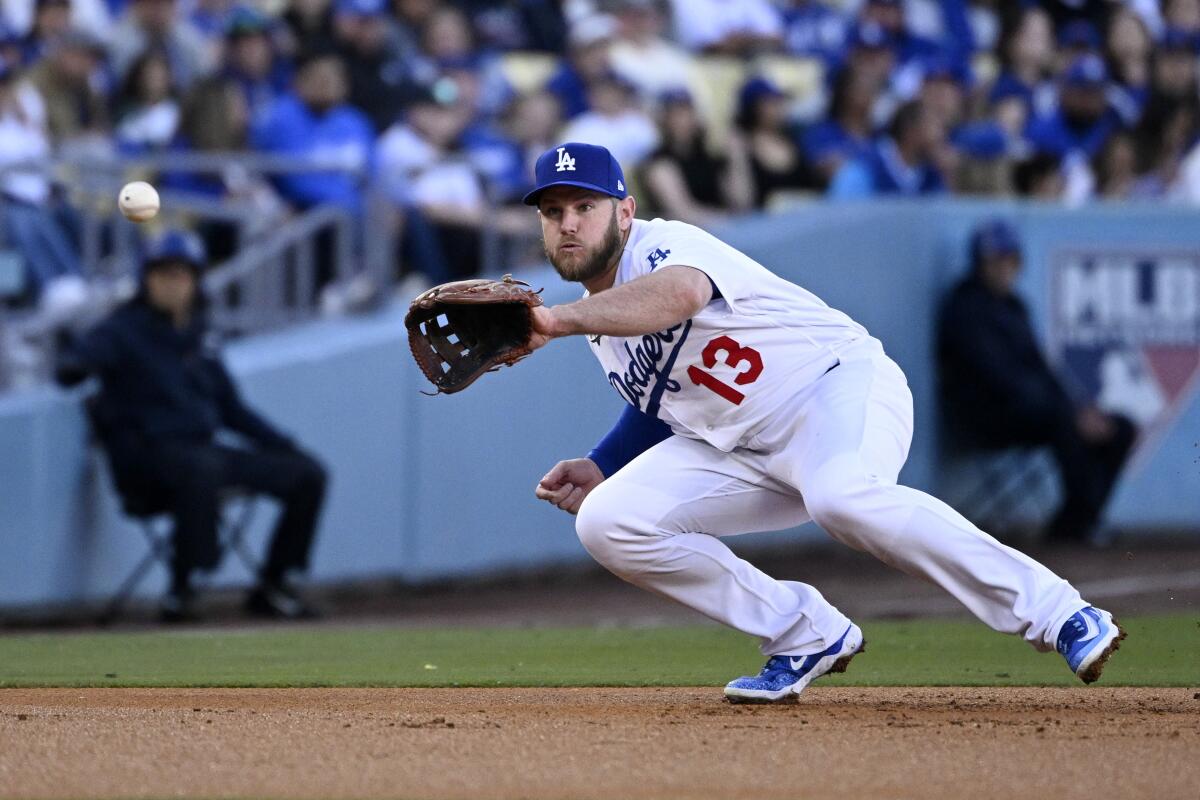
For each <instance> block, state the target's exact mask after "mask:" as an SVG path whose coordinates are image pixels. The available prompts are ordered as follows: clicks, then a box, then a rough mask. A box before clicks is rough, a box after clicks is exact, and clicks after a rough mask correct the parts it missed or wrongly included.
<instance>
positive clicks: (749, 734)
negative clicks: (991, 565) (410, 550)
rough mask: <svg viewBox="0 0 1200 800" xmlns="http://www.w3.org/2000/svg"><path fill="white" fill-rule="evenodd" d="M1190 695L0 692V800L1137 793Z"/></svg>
mask: <svg viewBox="0 0 1200 800" xmlns="http://www.w3.org/2000/svg"><path fill="white" fill-rule="evenodd" d="M1197 752H1200V692H1196V691H1195V690H1194V689H1126V688H1117V689H1105V688H1079V689H1015V688H1004V689H975V688H972V689H965V688H924V689H850V688H830V689H823V688H820V687H817V688H812V689H809V690H808V691H807V692H806V693H805V695H804V698H803V700H802V701H801V702H800V703H799V704H797V705H792V706H781V707H754V706H750V707H747V706H730V705H728V704H726V703H724V702H723V701H722V700H721V696H720V693H719V690H717V689H712V688H700V689H698V688H680V689H457V690H446V689H186V690H171V689H149V690H148V689H8V690H0V796H3V797H29V798H34V797H36V798H51V797H54V798H59V797H152V796H153V797H165V796H174V797H231V796H237V797H248V796H254V797H287V798H292V797H297V798H299V797H304V798H309V797H312V798H315V797H336V798H341V797H401V798H480V797H487V798H493V797H494V798H697V797H719V798H755V800H761V798H772V797H778V798H799V797H847V798H849V797H854V798H860V797H861V798H867V797H888V798H902V797H912V798H938V797H955V798H961V797H967V796H970V797H971V798H972V800H981V798H988V797H997V798H1004V799H1005V800H1012V798H1014V797H1021V796H1038V797H1052V798H1056V800H1067V798H1075V797H1078V798H1089V800H1094V798H1097V797H1122V798H1134V797H1153V798H1188V800H1194V798H1195V797H1196V787H1197V786H1200V760H1198V759H1197V758H1196V753H1197Z"/></svg>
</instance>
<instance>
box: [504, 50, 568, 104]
mask: <svg viewBox="0 0 1200 800" xmlns="http://www.w3.org/2000/svg"><path fill="white" fill-rule="evenodd" d="M557 66H558V59H557V58H556V57H555V56H553V55H550V54H549V53H529V52H523V51H517V52H512V53H505V54H504V55H503V56H501V57H500V71H501V73H503V75H504V78H505V80H507V81H508V83H509V85H511V86H512V88H513V90H514V91H516V92H517V93H519V94H526V93H528V92H536V91H537V90H538V89H541V88H542V87H543V86H545V85H546V81H547V80H549V79H550V76H551V75H553V74H554V70H555V68H556V67H557Z"/></svg>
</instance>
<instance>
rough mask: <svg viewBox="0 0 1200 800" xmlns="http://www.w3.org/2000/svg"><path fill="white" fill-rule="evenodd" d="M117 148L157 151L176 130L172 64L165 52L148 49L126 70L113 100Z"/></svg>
mask: <svg viewBox="0 0 1200 800" xmlns="http://www.w3.org/2000/svg"><path fill="white" fill-rule="evenodd" d="M116 120H117V124H116V129H115V131H114V133H115V134H116V137H117V148H118V149H119V150H121V151H122V152H125V153H130V154H137V153H145V152H148V151H153V150H160V149H162V148H165V147H166V146H167V145H169V144H170V143H171V142H172V140H174V138H175V132H176V130H177V129H178V127H179V100H178V98H177V97H176V93H175V86H174V80H173V78H172V76H171V64H170V62H169V61H168V60H167V57H166V55H165V54H164V53H162V52H160V51H158V50H148V51H146V52H145V53H143V54H142V55H141V56H140V57H139V58H138V60H137V61H135V62H133V66H132V67H130V68H129V72H128V74H126V76H125V80H124V81H123V82H122V85H121V89H120V92H119V93H118V95H117V101H116Z"/></svg>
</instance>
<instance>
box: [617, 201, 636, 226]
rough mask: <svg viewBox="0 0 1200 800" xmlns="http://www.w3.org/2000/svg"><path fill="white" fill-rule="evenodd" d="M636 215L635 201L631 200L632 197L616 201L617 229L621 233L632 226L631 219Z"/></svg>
mask: <svg viewBox="0 0 1200 800" xmlns="http://www.w3.org/2000/svg"><path fill="white" fill-rule="evenodd" d="M636 214H637V200H634V199H633V195H628V196H626V197H623V198H621V199H620V200H618V201H617V227H618V228H620V229H621V231H622V232H624V231H627V230H629V227H630V226H631V225H633V218H634V216H635V215H636Z"/></svg>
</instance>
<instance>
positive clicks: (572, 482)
mask: <svg viewBox="0 0 1200 800" xmlns="http://www.w3.org/2000/svg"><path fill="white" fill-rule="evenodd" d="M603 480H604V473H603V472H601V471H600V468H599V467H597V466H596V464H595V462H594V461H592V460H591V459H590V458H572V459H570V460H567V461H560V462H558V463H557V464H555V465H554V468H553V469H551V470H550V471H549V472H547V473H546V475H545V476H544V477H543V478H542V479H541V480H540V481H539V482H538V485H537V488H536V489H534V492H533V493H534V494H535V495H537V498H538V499H539V500H545V501H546V502H547V503H550V504H551V505H554V506H557V507H559V508H561V509H562V510H563V511H566V512H567V513H569V514H575V513H577V512H578V511H579V507H580V506H581V505H583V499H584V498H585V497H587V496H588V494H589V493H590V492H591V491H592V489H595V488H596V487H597V486H599V485H600V483H601V482H602V481H603Z"/></svg>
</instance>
